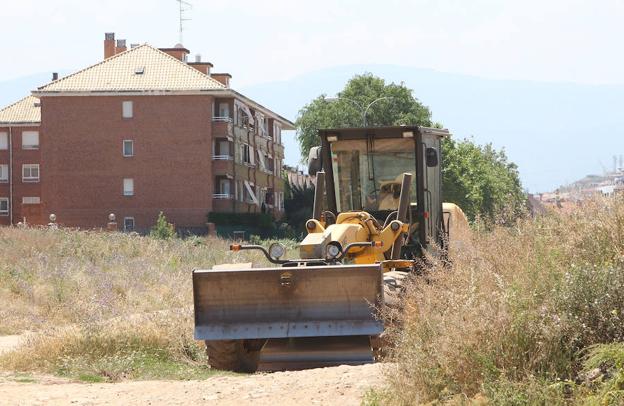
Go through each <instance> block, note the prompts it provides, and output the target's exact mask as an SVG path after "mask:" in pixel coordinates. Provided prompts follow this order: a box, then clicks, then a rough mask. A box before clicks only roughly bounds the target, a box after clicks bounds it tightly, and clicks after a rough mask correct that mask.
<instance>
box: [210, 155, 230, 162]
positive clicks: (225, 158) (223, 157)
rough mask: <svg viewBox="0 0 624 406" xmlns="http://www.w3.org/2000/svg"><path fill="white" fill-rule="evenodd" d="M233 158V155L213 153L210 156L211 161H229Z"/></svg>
mask: <svg viewBox="0 0 624 406" xmlns="http://www.w3.org/2000/svg"><path fill="white" fill-rule="evenodd" d="M233 159H234V157H233V156H230V155H213V156H212V160H213V161H231V160H233Z"/></svg>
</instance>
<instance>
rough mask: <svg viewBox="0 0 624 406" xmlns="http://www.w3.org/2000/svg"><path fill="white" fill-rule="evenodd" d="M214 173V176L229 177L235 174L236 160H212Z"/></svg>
mask: <svg viewBox="0 0 624 406" xmlns="http://www.w3.org/2000/svg"><path fill="white" fill-rule="evenodd" d="M212 173H213V174H214V175H229V176H231V174H232V173H234V158H230V159H215V158H214V157H213V160H212Z"/></svg>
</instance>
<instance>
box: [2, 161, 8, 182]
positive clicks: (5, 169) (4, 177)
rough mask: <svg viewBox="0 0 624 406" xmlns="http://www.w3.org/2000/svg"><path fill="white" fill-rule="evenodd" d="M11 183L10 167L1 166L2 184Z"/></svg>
mask: <svg viewBox="0 0 624 406" xmlns="http://www.w3.org/2000/svg"><path fill="white" fill-rule="evenodd" d="M8 181H9V165H0V183H6V182H8Z"/></svg>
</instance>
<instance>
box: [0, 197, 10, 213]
mask: <svg viewBox="0 0 624 406" xmlns="http://www.w3.org/2000/svg"><path fill="white" fill-rule="evenodd" d="M8 214H9V199H8V198H7V197H0V216H8Z"/></svg>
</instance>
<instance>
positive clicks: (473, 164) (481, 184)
mask: <svg viewBox="0 0 624 406" xmlns="http://www.w3.org/2000/svg"><path fill="white" fill-rule="evenodd" d="M365 112H366V114H364V113H365ZM364 115H365V116H366V117H364ZM365 121H366V124H367V125H368V126H387V125H422V126H439V124H435V123H433V122H432V120H431V112H430V111H429V108H428V107H426V106H424V105H423V104H422V103H421V102H420V101H418V99H416V98H415V97H414V96H413V94H412V90H411V89H409V88H407V87H406V86H404V85H403V84H398V85H397V84H395V83H390V84H387V83H386V82H385V81H384V80H383V79H382V78H379V77H376V76H373V75H371V74H364V75H357V76H355V77H353V78H352V79H351V80H349V82H347V84H346V85H345V87H344V89H343V90H342V91H341V92H339V93H338V94H337V96H336V98H328V97H327V96H326V95H320V96H319V97H317V98H316V99H314V100H312V101H311V102H310V103H308V104H307V105H305V106H304V107H303V108H302V109H301V110H300V111H299V116H298V118H297V120H296V125H297V139H298V141H299V144H300V146H301V152H302V159H304V160H305V159H306V158H307V156H308V152H309V151H310V148H311V147H313V146H316V145H319V144H320V140H319V139H318V135H317V132H318V130H319V129H322V128H339V127H362V126H364V124H365ZM442 174H443V178H442V194H443V198H444V201H447V202H452V203H456V204H457V205H459V206H460V207H461V208H462V209H463V210H464V211H465V212H466V215H467V216H468V217H469V218H470V219H471V220H474V219H475V218H477V217H481V218H484V219H487V220H501V219H502V220H509V219H513V218H516V217H517V216H518V215H519V214H520V213H522V211H523V208H524V207H525V204H526V197H525V195H524V192H523V190H522V185H521V182H520V177H519V174H518V168H517V166H516V165H515V164H514V163H512V162H509V161H508V159H507V156H506V154H505V152H504V151H502V150H501V151H497V150H496V149H494V148H493V147H492V145H491V144H487V145H485V146H480V145H477V144H475V143H474V142H473V141H472V140H469V139H464V140H460V141H457V140H453V139H445V140H444V142H443V146H442Z"/></svg>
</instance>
